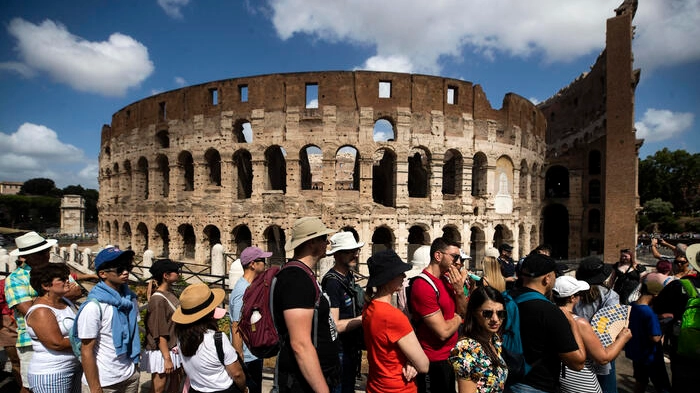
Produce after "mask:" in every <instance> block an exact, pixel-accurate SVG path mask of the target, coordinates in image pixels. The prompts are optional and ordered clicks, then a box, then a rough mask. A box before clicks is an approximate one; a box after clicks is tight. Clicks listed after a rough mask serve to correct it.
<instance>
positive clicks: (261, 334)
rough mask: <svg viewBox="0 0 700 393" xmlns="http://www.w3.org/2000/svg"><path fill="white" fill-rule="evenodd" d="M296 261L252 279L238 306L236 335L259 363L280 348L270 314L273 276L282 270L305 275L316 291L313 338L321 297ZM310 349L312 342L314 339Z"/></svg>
mask: <svg viewBox="0 0 700 393" xmlns="http://www.w3.org/2000/svg"><path fill="white" fill-rule="evenodd" d="M301 265H303V263H302V262H299V261H289V262H287V264H285V265H284V266H283V267H282V268H279V267H278V266H273V267H271V268H269V269H267V270H266V271H265V272H264V273H263V274H261V275H259V276H257V277H255V279H254V280H253V282H252V283H250V286H249V287H248V288H246V290H245V293H244V294H243V305H242V306H241V318H240V320H239V321H238V331H239V332H240V333H241V337H242V338H243V342H245V344H246V346H247V347H248V349H249V350H250V352H251V353H252V354H253V355H255V356H256V357H258V358H260V359H265V358H270V357H273V356H276V355H277V353H278V352H279V350H280V347H281V340H280V337H279V334H278V333H277V328H276V327H275V320H274V310H273V305H272V301H273V299H274V296H273V295H274V291H275V283H276V282H277V274H279V272H280V271H281V270H282V269H286V268H288V267H296V268H298V269H302V270H304V271H305V272H307V273H308V274H309V277H310V278H311V280H313V282H314V287H315V288H316V303H315V305H314V326H313V328H314V334H315V331H316V324H317V318H318V317H317V314H318V305H319V302H320V298H321V296H320V295H321V294H320V290H319V288H318V285H317V284H316V277H314V275H313V273H311V272H310V271H309V269H308V268H306V266H305V265H304V266H301ZM314 345H316V340H315V339H314Z"/></svg>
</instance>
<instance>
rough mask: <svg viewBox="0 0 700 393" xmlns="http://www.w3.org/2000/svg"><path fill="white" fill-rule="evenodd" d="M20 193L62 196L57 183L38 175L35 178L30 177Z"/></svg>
mask: <svg viewBox="0 0 700 393" xmlns="http://www.w3.org/2000/svg"><path fill="white" fill-rule="evenodd" d="M19 194H20V195H40V196H52V197H59V198H60V197H61V196H62V194H61V190H59V189H58V188H56V183H54V181H53V180H51V179H46V178H42V177H38V178H35V179H29V180H27V181H25V182H24V184H22V187H21V188H20V189H19Z"/></svg>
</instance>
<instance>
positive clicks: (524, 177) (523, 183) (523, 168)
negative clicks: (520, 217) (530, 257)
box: [518, 160, 529, 255]
mask: <svg viewBox="0 0 700 393" xmlns="http://www.w3.org/2000/svg"><path fill="white" fill-rule="evenodd" d="M528 172H529V171H528V166H527V162H525V160H523V161H522V162H521V163H520V180H519V184H518V196H519V197H520V198H521V199H526V198H527V197H528V196H529V193H528V189H527V185H528V183H529V182H528V177H529V174H528ZM521 255H522V254H521Z"/></svg>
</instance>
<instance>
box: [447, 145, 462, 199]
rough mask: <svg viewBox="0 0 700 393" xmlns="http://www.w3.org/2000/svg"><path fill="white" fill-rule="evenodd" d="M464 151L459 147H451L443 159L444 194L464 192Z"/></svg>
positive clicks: (456, 194)
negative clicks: (461, 151) (458, 148)
mask: <svg viewBox="0 0 700 393" xmlns="http://www.w3.org/2000/svg"><path fill="white" fill-rule="evenodd" d="M463 162H464V160H463V158H462V153H460V152H459V150H457V149H449V150H447V151H446V152H445V156H444V158H443V160H442V194H443V195H455V196H458V195H461V194H462V176H463V174H462V168H463V166H464V165H463Z"/></svg>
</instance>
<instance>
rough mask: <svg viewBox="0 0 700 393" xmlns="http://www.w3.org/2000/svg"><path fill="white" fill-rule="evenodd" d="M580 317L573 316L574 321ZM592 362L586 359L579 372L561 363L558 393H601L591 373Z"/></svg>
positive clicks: (594, 375)
mask: <svg viewBox="0 0 700 393" xmlns="http://www.w3.org/2000/svg"><path fill="white" fill-rule="evenodd" d="M579 318H581V317H579V316H577V315H574V320H576V319H579ZM592 369H593V361H592V360H591V359H586V364H585V365H584V367H583V369H582V370H581V371H575V370H572V369H570V368H568V367H566V366H565V365H564V363H562V365H561V376H560V378H559V392H560V393H603V390H602V389H601V388H600V384H599V383H598V378H597V377H596V374H595V373H594V372H593V371H592Z"/></svg>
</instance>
